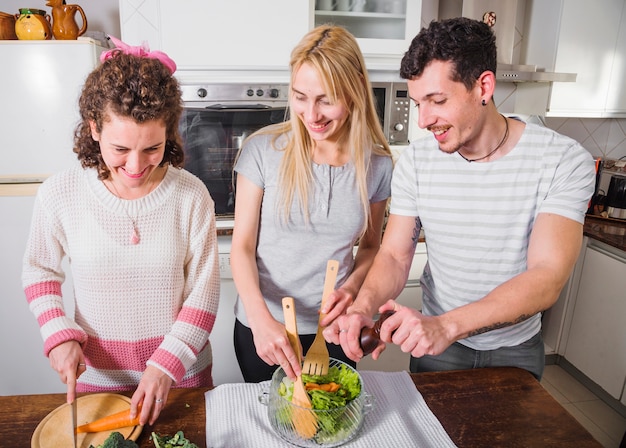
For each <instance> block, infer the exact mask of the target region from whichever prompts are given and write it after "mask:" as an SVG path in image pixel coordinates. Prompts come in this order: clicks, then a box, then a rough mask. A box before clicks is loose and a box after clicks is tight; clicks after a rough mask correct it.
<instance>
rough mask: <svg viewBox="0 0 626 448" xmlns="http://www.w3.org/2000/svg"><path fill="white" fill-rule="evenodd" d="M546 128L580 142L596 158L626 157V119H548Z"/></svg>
mask: <svg viewBox="0 0 626 448" xmlns="http://www.w3.org/2000/svg"><path fill="white" fill-rule="evenodd" d="M545 122H546V126H548V127H549V128H551V129H554V130H555V131H557V132H559V133H561V134H563V135H567V136H568V137H571V138H573V139H574V140H576V141H578V142H580V144H582V145H583V146H584V147H585V148H586V149H587V151H589V152H590V153H591V154H592V155H593V156H594V157H604V158H609V159H620V158H623V157H626V119H621V118H620V119H618V118H546V119H545Z"/></svg>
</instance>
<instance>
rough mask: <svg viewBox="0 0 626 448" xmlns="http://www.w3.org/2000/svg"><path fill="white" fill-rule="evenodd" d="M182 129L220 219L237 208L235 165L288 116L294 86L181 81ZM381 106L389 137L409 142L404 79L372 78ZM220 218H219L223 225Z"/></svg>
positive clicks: (193, 168) (191, 166)
mask: <svg viewBox="0 0 626 448" xmlns="http://www.w3.org/2000/svg"><path fill="white" fill-rule="evenodd" d="M181 88H182V91H183V102H184V110H183V116H182V118H181V122H180V131H181V135H182V137H183V140H184V149H185V157H186V162H185V168H186V169H187V170H188V171H190V172H192V173H193V174H195V175H196V176H198V177H199V178H200V179H202V181H203V182H204V183H205V185H206V186H207V188H208V189H209V192H210V193H211V196H212V197H213V200H214V201H215V212H216V215H217V218H218V221H222V222H224V221H226V222H228V221H232V219H233V216H234V211H235V192H234V182H233V163H234V161H235V157H236V155H237V151H238V150H239V148H240V147H241V143H242V142H243V140H244V139H245V138H246V137H247V136H249V135H250V134H252V133H253V132H254V131H256V130H258V129H260V128H262V127H264V126H267V125H270V124H273V123H278V122H281V121H284V120H285V119H287V117H288V108H287V105H288V97H289V85H288V84H286V83H284V84H281V83H278V84H269V83H268V84H263V83H258V84H255V83H223V84H217V83H215V84H194V85H184V84H183V85H182V86H181ZM372 90H373V94H374V97H375V100H376V110H377V114H378V117H379V120H380V123H381V125H382V126H383V131H384V133H385V137H386V138H387V141H388V142H389V143H390V144H391V145H407V144H408V141H409V138H408V135H409V113H410V99H409V94H408V89H407V85H406V83H404V82H373V83H372ZM219 225H220V222H218V226H219Z"/></svg>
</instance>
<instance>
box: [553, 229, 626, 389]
mask: <svg viewBox="0 0 626 448" xmlns="http://www.w3.org/2000/svg"><path fill="white" fill-rule="evenodd" d="M581 262H582V268H581V271H580V281H579V284H578V289H577V293H576V297H575V301H574V303H573V313H572V318H571V325H570V327H569V331H568V334H567V339H566V346H565V353H564V356H565V359H566V360H567V361H568V362H570V363H571V364H572V365H573V366H574V367H576V368H577V369H578V370H580V371H581V372H582V373H583V374H584V375H586V376H587V377H588V378H589V379H591V380H592V381H593V382H595V383H596V384H597V385H598V386H600V387H602V389H604V390H605V391H606V392H608V393H609V394H610V395H611V396H613V397H614V398H615V399H617V400H619V399H620V398H622V399H623V397H622V391H623V388H624V382H625V381H626V325H625V321H624V319H625V316H626V295H625V294H624V292H625V291H626V253H625V252H623V251H620V250H619V249H616V248H614V247H611V246H609V245H607V244H604V243H601V242H598V241H595V240H589V243H588V245H587V247H586V249H585V253H584V258H583V259H582V260H581Z"/></svg>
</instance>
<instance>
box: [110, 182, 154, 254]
mask: <svg viewBox="0 0 626 448" xmlns="http://www.w3.org/2000/svg"><path fill="white" fill-rule="evenodd" d="M111 186H112V187H113V190H115V196H117V198H118V199H124V198H122V196H121V195H120V193H119V192H118V191H117V187H116V186H115V183H114V182H113V180H111ZM150 191H152V189H151V190H150ZM150 191H149V192H148V194H150ZM124 213H126V216H127V217H128V219H129V220H130V222H131V224H132V226H133V232H132V234H131V235H130V244H132V245H137V244H139V241H140V238H139V231H138V230H137V218H135V219H133V218H132V217H131V216H130V213H128V210H127V208H126V207H124ZM137 216H139V213H137Z"/></svg>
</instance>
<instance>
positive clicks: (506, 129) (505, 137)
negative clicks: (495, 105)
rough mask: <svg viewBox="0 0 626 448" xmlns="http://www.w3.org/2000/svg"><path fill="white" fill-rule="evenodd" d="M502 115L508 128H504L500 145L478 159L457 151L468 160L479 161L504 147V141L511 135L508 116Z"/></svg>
mask: <svg viewBox="0 0 626 448" xmlns="http://www.w3.org/2000/svg"><path fill="white" fill-rule="evenodd" d="M500 116H501V117H502V118H504V124H505V126H506V128H505V129H504V137H502V140H500V143H498V146H496V147H495V148H494V149H493V150H492V151H491V152H490V153H489V154H487V155H486V156H483V157H479V158H477V159H468V158H467V157H465V156H464V155H463V154H461V152H460V151H457V152H458V153H459V155H460V156H461V157H463V158H464V159H465V160H466V161H467V162H478V161H479V160H483V159H486V158H487V157H489V156H491V155H493V154H494V153H495V152H496V151H497V150H498V149H500V148H501V147H502V145H504V142H505V141H506V139H507V138H508V137H509V120H507V119H506V117H505V116H504V115H502V114H500Z"/></svg>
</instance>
